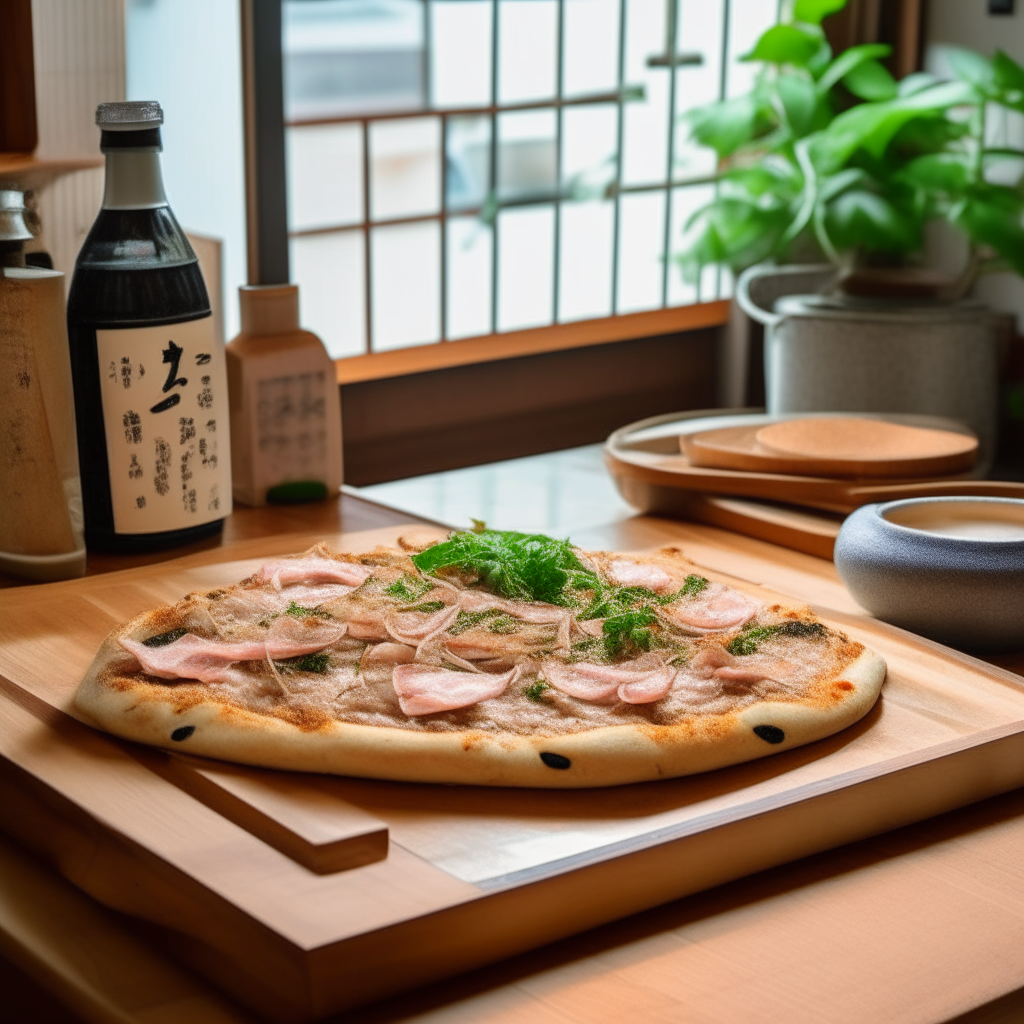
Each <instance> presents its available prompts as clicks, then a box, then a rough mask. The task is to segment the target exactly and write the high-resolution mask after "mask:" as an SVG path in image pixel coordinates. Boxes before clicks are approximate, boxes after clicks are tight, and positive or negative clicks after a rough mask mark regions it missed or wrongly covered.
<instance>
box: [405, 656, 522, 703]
mask: <svg viewBox="0 0 1024 1024" xmlns="http://www.w3.org/2000/svg"><path fill="white" fill-rule="evenodd" d="M518 675H519V669H518V668H513V669H510V670H509V671H508V672H505V673H503V674H502V675H490V674H488V673H486V672H478V673H470V672H456V671H454V670H453V669H446V668H438V667H436V666H433V665H399V666H398V667H397V668H396V669H395V671H394V674H393V677H392V678H393V684H394V687H395V693H397V694H398V703H399V705H400V707H401V708H402V711H403V713H404V714H406V715H409V716H416V715H432V714H435V713H436V712H438V711H454V710H456V709H457V708H464V707H468V706H469V705H471V704H478V703H479V702H480V701H482V700H490V699H491V698H493V697H500V696H501V695H502V694H503V693H504V692H505V690H506V689H507V687H508V685H509V683H511V682H512V681H513V680H514V679H515V678H516V676H518Z"/></svg>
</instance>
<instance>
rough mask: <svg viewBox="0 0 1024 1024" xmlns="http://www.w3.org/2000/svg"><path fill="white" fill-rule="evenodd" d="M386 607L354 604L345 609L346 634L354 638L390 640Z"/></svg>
mask: <svg viewBox="0 0 1024 1024" xmlns="http://www.w3.org/2000/svg"><path fill="white" fill-rule="evenodd" d="M387 616H388V609H387V608H365V607H362V606H360V605H359V604H358V602H357V603H356V604H355V606H354V607H352V608H347V609H346V610H345V624H346V625H347V626H348V635H349V636H350V637H353V638H354V639H356V640H390V639H391V634H390V633H389V632H388V628H387V624H386V620H387Z"/></svg>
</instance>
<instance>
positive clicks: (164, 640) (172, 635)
mask: <svg viewBox="0 0 1024 1024" xmlns="http://www.w3.org/2000/svg"><path fill="white" fill-rule="evenodd" d="M187 632H188V630H187V629H185V628H184V627H179V628H178V629H169V630H167V632H166V633H158V634H157V635H156V636H151V637H149V639H148V640H143V641H142V642H143V643H144V644H145V645H146V646H147V647H166V646H167V645H168V644H173V643H174V641H175V640H180V639H181V638H182V637H183V636H184V635H185V634H186V633H187Z"/></svg>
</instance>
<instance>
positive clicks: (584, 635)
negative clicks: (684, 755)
mask: <svg viewBox="0 0 1024 1024" xmlns="http://www.w3.org/2000/svg"><path fill="white" fill-rule="evenodd" d="M178 615H179V617H178V620H177V623H175V622H174V620H173V619H171V620H169V621H168V623H167V624H168V625H176V626H177V628H176V629H170V630H166V631H165V632H164V633H162V634H158V635H157V636H155V637H150V638H149V639H148V640H146V641H142V642H139V641H136V640H131V639H128V640H123V641H121V642H122V645H123V646H124V647H125V649H127V650H128V651H129V652H131V653H132V654H133V655H135V656H136V658H137V659H138V661H139V665H140V667H141V669H142V671H143V672H144V673H147V674H149V675H153V676H156V677H158V678H162V679H195V680H198V681H200V682H212V683H228V684H231V686H230V692H232V693H234V694H236V695H239V699H246V700H254V699H258V700H260V701H268V702H271V703H273V702H275V701H276V702H278V704H280V705H285V706H297V705H298V704H301V703H302V702H307V703H310V702H311V705H312V706H317V707H321V708H322V707H324V706H330V707H331V709H332V710H331V712H330V713H332V714H335V715H337V717H339V718H341V720H352V719H349V718H347V717H346V716H347V715H351V714H355V715H356V718H355V719H354V720H357V721H361V720H363V718H361V717H359V716H369V719H368V720H372V721H375V722H381V721H388V722H392V723H393V722H395V721H396V720H397V721H401V720H402V719H403V717H404V718H416V719H418V720H420V723H421V725H425V724H426V723H429V727H431V728H442V729H445V728H454V727H456V726H457V724H458V723H459V722H466V721H470V720H471V721H474V722H476V721H478V720H480V721H493V716H494V714H495V709H496V708H502V709H505V710H504V711H502V714H503V715H505V716H506V718H505V719H502V720H503V721H504V720H508V721H513V722H523V723H525V722H528V721H538V722H539V721H544V720H546V718H545V716H550V715H551V714H552V709H556V708H557V716H558V719H559V721H562V722H581V721H582V722H588V723H589V724H590V725H591V726H593V725H597V724H599V723H600V721H601V716H607V715H608V714H609V712H610V711H611V710H612V709H613V708H614V713H615V715H616V716H617V718H618V719H622V717H623V716H626V718H629V716H630V715H637V714H643V715H648V716H649V717H648V718H647V719H646V720H649V721H659V720H660V719H659V717H658V716H661V715H676V714H687V713H694V712H707V713H720V712H722V711H725V710H727V709H729V708H731V707H735V706H736V704H737V701H740V702H741V706H742V704H743V703H749V702H750V701H753V700H756V699H760V698H759V697H758V695H759V694H760V695H763V694H765V693H773V694H787V693H797V692H798V691H799V688H800V687H801V686H802V685H804V682H803V681H804V680H806V679H807V678H809V675H808V671H807V667H806V664H798V663H797V662H794V661H792V660H787V659H788V655H787V657H786V658H784V657H780V656H779V655H780V654H781V653H785V651H784V650H783V649H782V648H780V647H779V646H778V643H779V642H780V641H784V640H785V639H786V638H787V637H795V636H801V637H805V636H806V637H810V636H812V635H813V636H822V635H825V634H826V633H827V631H826V630H825V628H824V627H823V626H821V625H820V624H819V623H813V622H805V621H802V620H797V619H795V617H794V616H793V615H792V614H790V615H789V616H788V618H787V619H786V620H784V621H779V619H780V613H779V612H778V611H777V610H773V609H770V608H767V609H766V608H765V607H764V606H762V605H761V604H759V603H758V602H756V601H755V600H754V599H753V598H751V597H749V596H748V595H747V594H744V593H742V592H741V591H738V590H735V589H732V588H730V587H728V586H726V585H724V584H721V583H715V582H712V581H710V580H708V579H707V578H705V577H704V576H701V575H698V574H695V573H692V572H687V567H686V563H685V562H683V561H682V560H681V559H679V558H678V557H677V556H675V555H673V556H672V557H668V558H664V557H663V558H661V559H658V558H654V559H652V560H650V561H644V560H642V559H640V558H631V557H626V556H612V555H606V554H603V553H600V552H596V553H590V554H587V553H584V552H578V551H576V550H575V549H573V548H572V547H571V545H569V544H568V542H567V541H554V540H552V539H551V538H544V537H540V536H538V535H529V534H512V533H499V532H498V531H488V530H483V531H481V532H480V533H473V534H456V535H453V536H452V537H450V538H449V539H448V540H447V541H445V542H443V543H442V544H438V545H435V546H433V547H430V548H427V549H426V550H425V551H423V552H420V553H418V554H414V555H412V556H411V557H410V556H409V555H407V554H404V553H400V552H394V551H388V550H386V549H377V551H376V552H371V553H370V555H369V556H361V557H360V558H359V560H358V561H357V560H356V559H355V558H354V556H348V557H337V556H334V555H332V554H331V552H329V551H328V550H327V549H325V548H322V547H319V548H315V549H313V550H312V551H311V552H308V553H307V554H306V555H304V556H301V557H297V558H286V559H278V560H275V561H271V562H268V563H267V564H266V565H264V566H263V568H262V569H261V570H260V572H259V573H258V574H256V575H255V576H253V577H250V579H248V580H246V581H244V582H243V583H242V584H240V585H238V586H236V587H230V588H225V589H220V590H217V591H213V592H210V593H207V594H193V595H190V596H189V597H188V598H187V599H186V600H185V601H184V602H182V604H181V605H179V613H178ZM513 680H519V681H520V682H521V685H519V686H516V687H512V688H511V689H510V686H509V684H510V683H511V682H512V681H513ZM268 683H269V684H272V685H270V686H268V685H267V684H268ZM222 692H224V691H222ZM243 692H244V693H245V694H247V695H248V696H246V697H244V698H243V697H242V696H241V695H242V694H243ZM256 695H258V698H257V696H256ZM482 702H495V703H492V704H489V705H488V710H487V711H479V712H477V711H475V710H474V709H475V707H476V705H479V704H481V703H482ZM644 708H647V709H650V710H649V711H644V710H643V709H644ZM346 709H347V710H346ZM632 709H636V710H632ZM455 713H458V714H457V715H456V714H455ZM453 715H454V717H453ZM431 716H433V717H431ZM477 716H480V717H479V718H478V717H477ZM507 716H510V717H507ZM537 716H540V718H539V719H538V718H537ZM499 717H500V716H499ZM484 727H485V728H486V727H487V726H484ZM523 727H524V728H525V725H524V726H523Z"/></svg>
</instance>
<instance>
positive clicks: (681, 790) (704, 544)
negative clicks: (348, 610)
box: [0, 524, 1024, 1022]
mask: <svg viewBox="0 0 1024 1024" xmlns="http://www.w3.org/2000/svg"><path fill="white" fill-rule="evenodd" d="M399 532H405V531H404V530H402V529H401V528H397V529H396V528H392V529H389V530H386V531H372V532H370V533H364V534H355V535H349V536H347V537H344V536H343V537H330V538H326V539H327V540H328V541H329V542H330V543H332V544H333V545H335V546H336V547H338V548H339V549H345V550H350V551H358V550H365V549H367V548H369V547H372V546H373V545H374V544H376V543H379V542H381V541H385V540H387V541H393V540H394V538H395V536H396V535H397V534H398V533H399ZM672 533H673V536H674V537H676V538H677V539H678V542H679V543H680V544H681V546H682V548H683V550H684V551H685V552H686V553H687V554H688V555H689V556H690V557H691V558H693V559H694V561H695V562H696V563H697V564H698V565H699V566H701V571H702V572H704V573H705V574H707V575H709V576H713V577H716V578H719V579H723V580H726V581H728V582H730V583H732V584H733V585H735V586H739V587H741V588H742V589H745V590H747V591H749V592H751V593H754V594H756V595H758V596H760V597H763V598H765V599H778V596H779V595H778V594H777V593H774V592H772V591H770V590H767V589H765V588H764V587H762V586H759V585H758V584H757V582H754V581H767V582H771V581H772V579H775V580H777V582H778V584H779V586H780V587H781V588H782V589H783V590H785V589H786V587H787V586H789V585H790V584H791V583H792V581H793V580H794V575H793V572H792V569H791V567H790V566H789V565H788V563H787V561H786V558H785V553H784V552H781V551H778V549H772V548H767V547H766V548H764V549H763V551H762V553H761V555H760V557H758V558H757V559H751V558H750V556H749V555H747V554H744V552H745V551H746V550H748V549H749V544H750V542H747V541H744V540H743V539H742V538H737V539H736V545H735V547H731V546H730V543H731V542H730V535H727V534H718V533H716V532H715V531H711V530H707V529H706V528H704V527H699V526H686V525H684V524H679V525H677V526H673V527H672ZM712 534H713V535H714V537H713V538H712V537H711V536H710V535H712ZM271 540H273V539H271ZM270 548H272V549H273V550H275V551H278V550H279V549H280V548H279V545H277V544H273V543H271V542H268V549H270ZM772 552H778V554H777V555H773V554H772ZM773 558H777V559H778V561H777V562H776V561H773ZM259 564H260V560H259V559H247V560H245V561H236V562H228V563H220V564H212V565H195V564H194V561H193V562H187V561H179V562H175V561H170V562H164V563H161V564H158V565H152V566H147V567H144V568H139V569H131V570H127V571H124V572H119V573H111V574H109V575H107V576H100V577H88V578H86V579H81V580H70V581H66V582H63V583H56V584H47V585H40V586H36V587H26V588H21V589H18V590H8V591H4V592H0V623H2V626H0V804H2V806H3V807H4V815H3V827H4V828H5V829H6V830H7V831H8V832H10V833H11V834H12V835H13V836H15V837H16V838H17V839H18V840H19V841H20V842H22V843H23V844H24V845H26V846H27V847H29V848H30V849H32V850H34V851H35V852H36V854H37V855H38V856H40V857H42V858H44V859H45V860H46V861H48V862H49V863H51V864H52V865H53V866H54V867H55V868H56V869H57V870H59V871H60V872H61V873H62V874H64V875H65V876H66V877H67V878H69V879H70V880H71V881H72V882H73V883H74V884H76V885H77V886H79V887H80V888H81V889H83V890H85V891H86V892H87V893H89V894H90V895H92V896H93V897H95V898H96V899H98V900H100V901H101V902H102V903H105V904H106V905H107V906H110V907H113V908H115V909H117V910H119V911H121V912H124V913H127V914H131V915H134V916H136V917H138V918H141V919H144V920H145V921H148V922H150V923H151V924H152V925H153V928H154V930H153V934H154V935H155V936H157V937H158V939H159V941H160V942H161V944H162V945H163V946H164V947H165V948H167V949H169V950H171V951H172V952H174V953H175V954H176V955H178V956H179V957H180V958H181V959H182V960H184V961H185V962H186V963H188V964H190V965H191V966H192V967H194V968H195V969H196V970H197V971H199V972H200V973H202V974H204V975H206V976H207V977H209V978H210V979H211V980H212V981H213V982H214V983H215V984H217V985H219V986H220V987H221V988H223V989H225V990H226V991H228V992H229V993H231V994H233V995H234V996H235V997H236V998H238V999H239V1000H241V1001H242V1002H244V1003H245V1004H246V1005H248V1006H250V1007H252V1008H253V1009H254V1010H256V1011H257V1012H259V1013H261V1014H262V1015H264V1016H266V1017H268V1018H270V1019H273V1020H278V1021H291V1022H298V1021H309V1020H314V1019H316V1018H317V1017H320V1016H324V1015H326V1014H328V1013H333V1012H339V1011H342V1010H344V1009H346V1008H349V1007H353V1006H357V1005H360V1004H363V1003H367V1002H370V1001H373V1000H375V999H379V998H382V997H383V996H385V995H388V994H391V993H395V992H399V991H402V990H405V989H409V988H412V987H415V986H418V985H421V984H424V983H426V982H429V981H432V980H435V979H439V978H443V977H446V976H450V975H453V974H455V973H458V972H461V971H465V970H468V969H470V968H472V967H476V966H479V965H482V964H485V963H488V962H492V961H495V960H498V959H502V958H505V957H508V956H511V955H513V954H515V953H517V952H519V951H522V950H525V949H529V948H532V947H535V946H539V945H542V944H544V943H547V942H551V941H553V940H555V939H557V938H559V937H562V936H565V935H569V934H572V933H574V932H578V931H583V930H585V929H588V928H591V927H594V926H596V925H598V924H600V923H602V922H605V921H608V920H612V919H614V918H617V917H621V916H625V915H627V914H631V913H633V912H635V911H637V910H640V909H642V908H645V907H650V906H653V905H656V904H658V903H662V902H665V901H668V900H672V899H676V898H678V897H680V896H683V895H685V894H687V893H692V892H695V891H698V890H700V889H704V888H708V887H711V886H714V885H718V884H720V883H722V882H724V881H727V880H729V879H733V878H737V877H739V876H742V875H744V874H748V873H750V872H754V871H759V870H761V869H763V868H766V867H769V866H772V865H775V864H780V863H783V862H785V861H788V860H792V859H795V858H798V857H802V856H805V855H807V854H810V853H813V852H815V851H818V850H822V849H826V848H828V847H832V846H836V845H839V844H842V843H846V842H850V841H852V840H854V839H857V838H860V837H863V836H867V835H871V834H874V833H877V832H881V831H884V830H886V829H891V828H895V827H897V826H899V825H902V824H904V823H907V822H910V821H914V820H919V819H921V818H924V817H928V816H931V815H934V814H939V813H942V812H943V811H946V810H949V809H952V808H954V807H958V806H962V805H964V804H967V803H970V802H972V801H975V800H980V799H983V798H985V797H987V796H990V795H993V794H996V793H999V792H1005V791H1008V790H1010V789H1013V788H1015V787H1017V786H1020V785H1022V784H1024V690H1022V687H1021V686H1020V684H1019V680H1018V679H1017V677H1015V676H1013V675H1012V674H1010V673H1007V672H1004V671H1002V670H1000V669H997V668H993V667H992V666H990V665H987V664H984V663H982V662H979V661H976V660H974V659H971V658H969V657H966V656H964V655H961V654H957V653H955V652H952V651H949V650H947V649H945V648H942V647H939V646H938V645H936V644H933V643H929V642H927V641H924V640H920V639H918V638H916V637H913V636H911V635H909V634H907V633H904V632H902V631H900V630H897V629H893V628H891V627H888V626H885V625H883V624H880V623H876V622H873V621H871V620H869V619H864V618H859V617H856V616H853V615H850V614H843V613H839V612H827V611H821V612H820V614H822V617H823V618H824V619H825V620H826V621H829V622H831V623H833V624H834V625H836V626H837V627H838V628H841V629H843V630H844V631H846V632H847V633H849V634H850V635H851V636H853V637H855V638H856V639H859V640H862V641H864V642H865V643H867V644H869V645H870V646H872V647H873V648H874V649H876V650H877V651H879V652H880V653H881V654H882V656H883V657H885V658H886V660H887V662H888V665H889V675H888V679H887V682H886V684H885V687H884V690H883V696H882V699H881V701H880V703H879V704H878V706H876V708H875V709H874V710H873V711H872V712H871V714H869V715H868V717H867V718H866V719H864V720H863V721H862V722H860V723H858V724H857V725H855V726H854V727H852V728H850V729H848V730H846V731H844V732H843V733H841V734H839V735H838V736H835V737H831V738H829V739H826V740H823V741H821V742H819V743H816V744H812V745H809V746H806V747H802V748H798V749H795V750H791V751H786V752H783V753H781V754H778V755H774V756H771V757H767V758H764V759H763V760H760V761H756V762H753V763H751V764H747V765H739V766H736V767H734V768H729V769H725V770H722V771H718V772H712V773H707V774H705V775H700V776H694V777H690V778H685V779H674V780H666V781H663V782H657V783H650V784H643V785H635V786H625V787H619V788H614V789H608V790H593V791H576V792H573V791H544V792H538V791H528V790H494V789H475V788H472V787H456V786H431V785H411V784H402V783H390V782H377V781H372V780H360V779H346V778H333V777H316V776H309V775H299V774H294V775H291V774H287V773H280V772H267V771H259V770H256V769H249V768H241V767H232V766H225V765H218V764H215V763H213V762H203V761H199V760H189V761H185V760H182V759H180V758H177V757H176V756H174V755H171V754H168V753H165V752H163V751H153V750H149V749H146V748H142V747H139V746H137V745H134V744H130V743H126V742H123V741H119V740H116V739H113V738H111V737H108V736H105V735H103V734H101V733H98V732H95V731H94V730H92V729H90V728H88V727H86V726H84V725H81V724H80V723H78V722H77V721H75V720H74V719H73V718H72V717H70V715H69V713H68V712H69V707H70V704H69V702H70V700H71V696H72V694H73V692H74V689H75V687H76V685H77V683H78V680H79V679H80V678H81V676H82V674H83V672H84V671H85V669H86V667H87V665H88V663H89V661H90V660H91V658H92V656H93V654H94V653H95V651H96V648H97V646H98V645H99V643H100V641H101V639H102V638H103V636H104V635H105V634H106V632H107V631H108V630H109V629H110V628H111V627H113V626H114V624H115V623H117V622H119V621H121V620H123V619H126V618H128V617H130V616H133V615H135V614H137V613H138V612H140V611H143V610H145V609H147V608H150V607H152V606H153V605H155V604H159V603H164V602H169V601H172V600H174V599H176V598H177V597H179V596H180V595H182V594H184V593H186V592H188V591H190V590H194V589H208V588H211V587H214V586H217V585H223V584H229V583H231V582H234V581H236V580H238V579H239V578H241V577H243V576H245V575H247V574H248V573H250V572H252V571H253V570H254V569H255V568H256V567H257V566H258V565H259ZM801 586H802V587H803V589H802V591H801V596H803V597H805V598H806V597H809V598H812V599H813V598H814V597H815V595H818V596H820V597H822V598H825V599H833V598H836V597H837V595H839V593H840V592H839V591H838V590H837V587H836V585H835V584H834V583H831V582H829V581H826V580H821V581H816V582H815V583H813V585H809V586H811V589H810V590H808V589H807V586H808V585H804V584H801ZM815 587H816V588H817V589H814V588H815ZM787 599H789V600H792V598H787ZM843 599H844V600H848V598H843ZM385 832H386V834H387V844H386V845H385V844H384V843H383V841H382V839H383V833H385ZM311 850H313V851H314V852H315V853H316V854H317V856H315V857H313V858H312V859H311V855H310V851H311ZM341 851H347V855H341Z"/></svg>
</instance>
